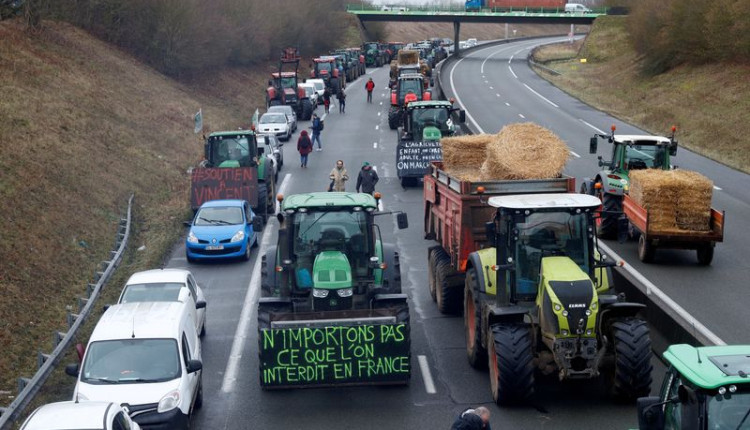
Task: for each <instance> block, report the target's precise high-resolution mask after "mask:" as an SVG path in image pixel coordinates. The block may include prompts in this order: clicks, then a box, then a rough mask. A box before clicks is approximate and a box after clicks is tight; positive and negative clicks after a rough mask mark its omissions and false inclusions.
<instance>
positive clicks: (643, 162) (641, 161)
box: [623, 145, 667, 170]
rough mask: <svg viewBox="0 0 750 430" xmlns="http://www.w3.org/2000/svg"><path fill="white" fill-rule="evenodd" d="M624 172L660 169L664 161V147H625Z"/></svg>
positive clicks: (665, 148) (665, 149)
mask: <svg viewBox="0 0 750 430" xmlns="http://www.w3.org/2000/svg"><path fill="white" fill-rule="evenodd" d="M625 148H626V149H625V165H624V166H623V167H624V168H625V170H635V169H661V168H663V167H664V162H665V160H666V156H665V155H666V151H667V147H666V146H661V145H627V146H626V147H625Z"/></svg>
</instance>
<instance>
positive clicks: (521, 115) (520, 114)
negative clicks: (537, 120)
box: [518, 113, 526, 119]
mask: <svg viewBox="0 0 750 430" xmlns="http://www.w3.org/2000/svg"><path fill="white" fill-rule="evenodd" d="M518 116H520V117H521V118H523V119H526V117H525V116H523V114H522V113H519V114H518Z"/></svg>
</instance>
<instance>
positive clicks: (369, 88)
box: [365, 78, 375, 103]
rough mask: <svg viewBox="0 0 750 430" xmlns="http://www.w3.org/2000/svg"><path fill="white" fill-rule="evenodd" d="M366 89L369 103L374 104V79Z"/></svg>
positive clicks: (367, 84)
mask: <svg viewBox="0 0 750 430" xmlns="http://www.w3.org/2000/svg"><path fill="white" fill-rule="evenodd" d="M365 89H366V90H367V103H372V90H374V89H375V82H373V81H372V78H370V79H369V80H368V81H367V83H366V84H365Z"/></svg>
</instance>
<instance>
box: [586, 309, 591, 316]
mask: <svg viewBox="0 0 750 430" xmlns="http://www.w3.org/2000/svg"><path fill="white" fill-rule="evenodd" d="M586 316H587V317H588V316H591V309H586Z"/></svg>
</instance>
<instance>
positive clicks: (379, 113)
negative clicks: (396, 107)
mask: <svg viewBox="0 0 750 430" xmlns="http://www.w3.org/2000/svg"><path fill="white" fill-rule="evenodd" d="M381 104H382V102H381ZM381 114H382V113H381V112H378V116H380V115H381Z"/></svg>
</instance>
